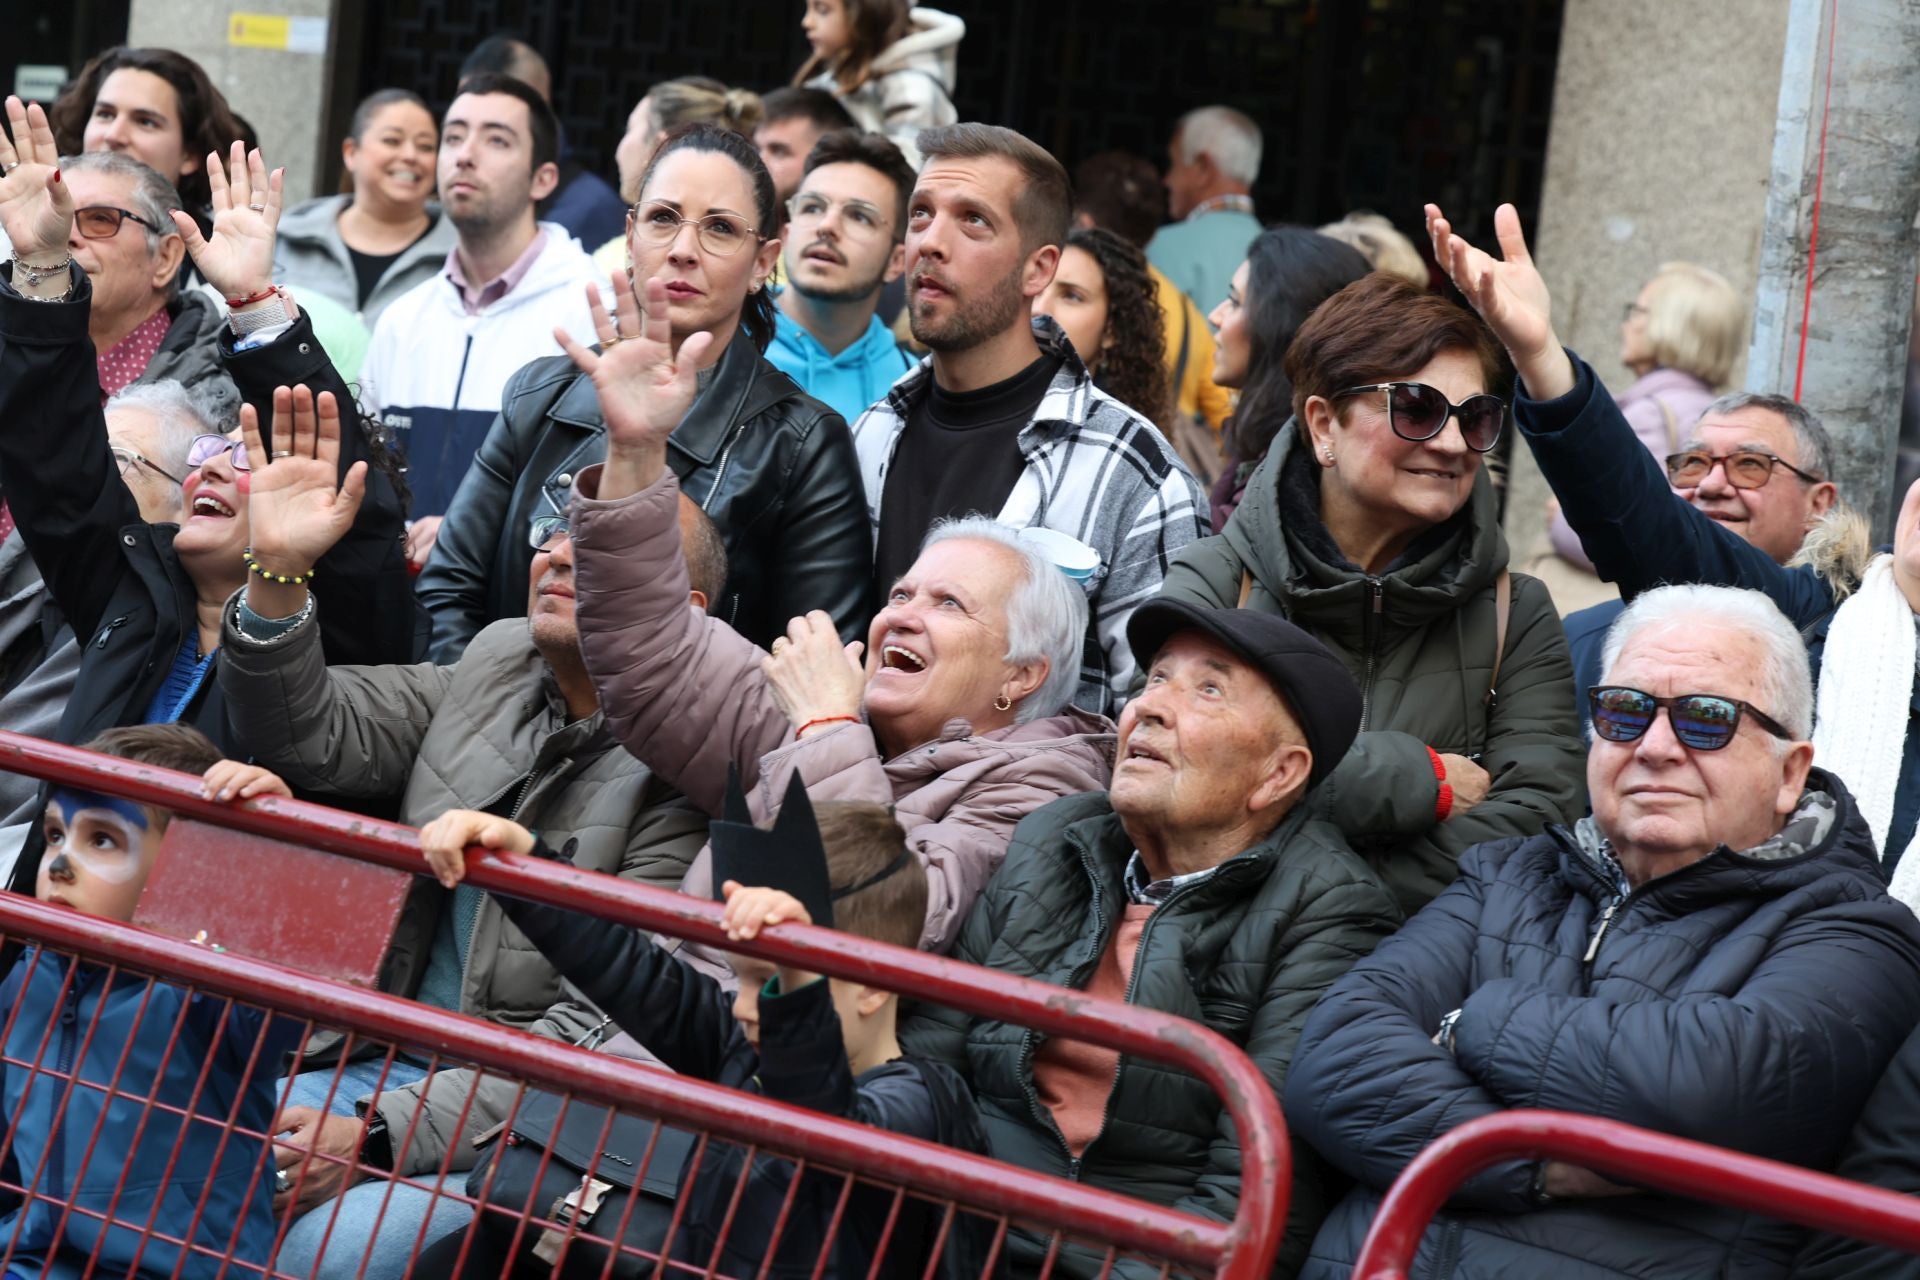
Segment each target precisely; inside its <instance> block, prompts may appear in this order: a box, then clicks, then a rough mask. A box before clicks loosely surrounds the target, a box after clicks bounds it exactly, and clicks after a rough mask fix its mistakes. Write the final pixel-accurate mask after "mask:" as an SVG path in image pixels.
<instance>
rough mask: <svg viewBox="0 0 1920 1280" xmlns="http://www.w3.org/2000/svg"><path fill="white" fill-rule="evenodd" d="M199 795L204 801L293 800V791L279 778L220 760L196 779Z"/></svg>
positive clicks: (247, 765)
mask: <svg viewBox="0 0 1920 1280" xmlns="http://www.w3.org/2000/svg"><path fill="white" fill-rule="evenodd" d="M200 795H201V797H202V798H203V799H207V800H251V799H253V798H254V797H255V796H285V797H286V798H287V799H289V800H291V799H293V789H292V788H290V787H289V786H287V784H286V783H285V782H283V781H281V779H280V775H279V774H277V773H274V772H272V771H270V770H267V769H262V768H261V767H260V766H259V765H257V764H242V763H240V761H238V760H222V761H220V762H219V763H218V764H216V765H214V766H213V768H211V769H209V770H207V771H206V773H205V774H204V775H202V776H201V779H200Z"/></svg>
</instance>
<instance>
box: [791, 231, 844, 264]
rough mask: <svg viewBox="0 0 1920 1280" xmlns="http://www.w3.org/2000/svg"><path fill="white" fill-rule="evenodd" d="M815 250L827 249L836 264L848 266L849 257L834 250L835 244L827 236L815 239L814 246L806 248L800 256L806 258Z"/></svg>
mask: <svg viewBox="0 0 1920 1280" xmlns="http://www.w3.org/2000/svg"><path fill="white" fill-rule="evenodd" d="M815 249H825V250H826V251H827V252H828V253H830V254H832V255H833V260H834V261H835V262H837V263H839V264H840V265H841V266H843V267H844V266H846V265H847V255H846V254H844V253H841V252H840V251H839V250H838V249H836V248H834V247H833V243H832V242H831V241H829V240H828V239H827V238H826V237H825V236H817V237H815V238H814V242H813V243H812V244H810V245H808V246H807V247H806V248H804V249H802V250H801V251H800V256H801V257H803V258H804V257H806V256H807V255H808V254H810V253H812V252H813V251H814V250H815Z"/></svg>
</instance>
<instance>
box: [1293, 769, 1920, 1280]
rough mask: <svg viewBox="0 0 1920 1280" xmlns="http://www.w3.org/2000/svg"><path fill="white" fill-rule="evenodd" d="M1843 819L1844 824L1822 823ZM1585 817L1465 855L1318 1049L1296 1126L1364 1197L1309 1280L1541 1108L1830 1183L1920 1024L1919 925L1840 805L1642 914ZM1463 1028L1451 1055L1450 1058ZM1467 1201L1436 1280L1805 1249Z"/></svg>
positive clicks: (1688, 1214) (1429, 1272) (1631, 1215)
mask: <svg viewBox="0 0 1920 1280" xmlns="http://www.w3.org/2000/svg"><path fill="white" fill-rule="evenodd" d="M1822 810H1824V812H1819V811H1822ZM1622 885H1623V882H1622V881H1621V880H1620V878H1619V872H1618V868H1617V864H1616V863H1615V862H1614V861H1613V859H1612V857H1611V854H1610V853H1609V852H1608V850H1607V848H1606V846H1605V844H1604V843H1603V842H1602V841H1601V840H1600V839H1599V838H1598V835H1597V832H1596V831H1595V829H1594V827H1593V826H1592V822H1591V819H1589V820H1587V821H1586V822H1583V823H1582V824H1581V827H1580V828H1578V829H1576V830H1575V831H1568V830H1565V829H1563V828H1553V829H1550V830H1549V831H1547V832H1546V833H1545V834H1543V835H1540V836H1536V837H1533V838H1531V839H1526V840H1507V841H1499V842H1495V843H1490V844H1485V845H1481V846H1479V847H1478V848H1476V849H1472V850H1469V851H1468V852H1467V853H1466V855H1465V856H1464V857H1463V858H1462V860H1461V871H1460V878H1459V880H1458V881H1456V882H1455V883H1454V885H1453V886H1452V887H1451V888H1449V889H1448V890H1447V891H1446V892H1444V893H1443V894H1441V895H1440V897H1438V898H1436V899H1435V900H1434V901H1433V903H1432V904H1431V905H1430V906H1428V907H1427V908H1426V909H1425V910H1424V911H1422V912H1420V914H1419V915H1417V916H1415V917H1414V918H1413V919H1412V920H1411V921H1409V922H1408V924H1407V925H1406V927H1405V928H1404V929H1402V930H1401V931H1400V933H1399V934H1398V935H1396V936H1395V937H1392V938H1389V939H1388V940H1387V941H1386V942H1384V943H1382V944H1381V945H1380V948H1379V949H1378V950H1377V951H1375V952H1374V953H1373V955H1372V956H1371V957H1369V958H1368V959H1365V960H1362V961H1360V963H1359V964H1357V965H1355V966H1354V967H1353V968H1352V969H1351V970H1349V971H1348V973H1347V974H1346V976H1345V977H1343V978H1342V979H1340V980H1339V981H1338V982H1336V983H1335V984H1334V986H1333V988H1332V989H1331V990H1330V991H1329V992H1328V993H1327V995H1326V997H1325V999H1324V1000H1322V1001H1321V1003H1320V1006H1319V1008H1318V1009H1316V1010H1315V1012H1314V1014H1313V1017H1312V1018H1311V1019H1309V1020H1308V1023H1307V1026H1306V1029H1305V1030H1304V1031H1303V1032H1302V1034H1301V1039H1300V1047H1299V1049H1298V1051H1297V1052H1296V1054H1295V1056H1294V1062H1293V1070H1292V1073H1291V1075H1290V1076H1289V1077H1288V1080H1287V1090H1286V1110H1287V1121H1288V1123H1289V1124H1290V1125H1291V1126H1293V1129H1294V1132H1296V1133H1297V1134H1300V1135H1302V1136H1304V1137H1305V1138H1306V1139H1307V1140H1308V1141H1309V1142H1311V1143H1312V1144H1313V1145H1314V1146H1315V1147H1316V1148H1318V1149H1319V1151H1320V1152H1321V1154H1322V1155H1324V1156H1326V1157H1327V1158H1328V1159H1329V1160H1331V1161H1332V1162H1333V1163H1334V1164H1335V1165H1337V1166H1339V1167H1340V1168H1341V1169H1343V1170H1345V1171H1346V1172H1347V1173H1348V1174H1350V1175H1352V1177H1353V1178H1355V1179H1356V1180H1357V1182H1358V1183H1359V1184H1360V1185H1359V1186H1358V1188H1356V1189H1355V1190H1354V1191H1353V1192H1352V1193H1350V1194H1349V1195H1348V1196H1347V1197H1346V1199H1345V1200H1344V1201H1343V1202H1342V1203H1341V1204H1340V1206H1339V1207H1338V1208H1336V1209H1335V1211H1334V1213H1333V1215H1332V1216H1331V1217H1330V1218H1329V1219H1328V1220H1327V1222H1326V1225H1325V1226H1324V1227H1323V1228H1322V1229H1321V1231H1320V1234H1319V1236H1318V1237H1317V1238H1316V1240H1315V1241H1314V1245H1313V1250H1312V1253H1311V1255H1310V1259H1309V1261H1308V1263H1307V1265H1306V1267H1305V1268H1304V1269H1303V1270H1302V1272H1301V1275H1302V1277H1304V1278H1312V1280H1332V1278H1333V1277H1340V1278H1341V1280H1345V1277H1347V1276H1349V1275H1351V1274H1352V1268H1353V1262H1354V1259H1355V1258H1356V1256H1357V1255H1358V1253H1359V1248H1360V1242H1361V1240H1362V1238H1363V1237H1364V1236H1365V1234H1366V1229H1367V1226H1368V1224H1369V1222H1371V1221H1372V1218H1373V1214H1374V1211H1375V1210H1376V1209H1377V1208H1378V1206H1379V1200H1380V1193H1381V1191H1382V1190H1383V1189H1384V1188H1385V1187H1386V1186H1387V1185H1388V1184H1390V1183H1391V1182H1392V1181H1393V1179H1394V1178H1395V1177H1396V1176H1397V1175H1398V1174H1399V1173H1400V1172H1401V1171H1402V1170H1403V1169H1405V1168H1406V1166H1407V1164H1408V1162H1409V1161H1411V1160H1412V1159H1413V1157H1414V1156H1415V1155H1416V1154H1418V1153H1419V1151H1420V1150H1421V1148H1423V1147H1425V1146H1426V1145H1427V1144H1428V1143H1430V1142H1432V1141H1433V1140H1434V1139H1435V1138H1438V1137H1439V1136H1440V1135H1441V1134H1443V1133H1446V1132H1447V1131H1448V1130H1450V1129H1453V1128H1455V1127H1457V1126H1459V1125H1461V1124H1464V1123H1465V1122H1467V1121H1469V1120H1472V1119H1474V1118H1475V1117H1477V1116H1482V1115H1487V1114H1489V1113H1491V1112H1495V1111H1500V1110H1504V1109H1507V1108H1512V1107H1545V1108H1548V1109H1551V1110H1558V1111H1575V1112H1581V1113H1584V1114H1588V1115H1597V1116H1603V1117H1606V1118H1609V1119H1614V1120H1622V1121H1626V1122H1628V1123H1631V1124H1637V1125H1642V1126H1644V1127H1646V1128H1649V1129H1658V1130H1661V1131H1663V1132H1666V1133H1672V1134H1677V1135H1679V1136H1681V1137H1685V1138H1692V1139H1695V1140H1698V1141H1701V1142H1709V1143H1714V1144H1717V1145H1720V1146H1726V1147H1733V1148H1737V1149H1739V1150H1743V1151H1749V1152H1752V1153H1754V1154H1756V1155H1762V1156H1768V1157H1771V1158H1773V1159H1777V1160H1787V1161H1791V1162H1793V1163H1796V1164H1801V1165H1807V1166H1812V1167H1816V1168H1831V1167H1832V1164H1833V1162H1834V1160H1835V1159H1836V1158H1837V1156H1838V1153H1839V1150H1840V1147H1841V1145H1842V1143H1844V1141H1845V1140H1846V1137H1847V1132H1848V1129H1849V1128H1850V1127H1851V1125H1852V1124H1853V1121H1854V1118H1855V1117H1856V1115H1858V1113H1859V1111H1860V1108H1861V1106H1862V1104H1863V1103H1864V1102H1865V1100H1866V1098H1867V1095H1868V1092H1869V1091H1870V1090H1871V1089H1872V1088H1873V1085H1874V1082H1875V1080H1877V1079H1878V1078H1879V1076H1880V1073H1881V1071H1882V1070H1883V1069H1885V1067H1886V1065H1887V1062H1888V1061H1889V1060H1890V1058H1891V1057H1892V1055H1893V1053H1894V1051H1895V1049H1896V1048H1898V1047H1899V1045H1900V1043H1901V1042H1902V1041H1903V1040H1904V1039H1905V1037H1906V1035H1907V1032H1908V1030H1909V1029H1910V1028H1912V1027H1913V1025H1914V1023H1915V1021H1916V1019H1920V922H1916V920H1915V919H1914V917H1913V914H1912V912H1910V911H1908V910H1907V909H1906V908H1905V907H1904V906H1901V905H1900V904H1899V903H1896V902H1894V901H1893V900H1892V899H1890V898H1888V897H1887V895H1886V892H1885V888H1886V881H1885V877H1884V875H1883V873H1882V871H1881V869H1880V865H1879V859H1878V858H1877V857H1876V856H1875V852H1874V848H1873V841H1872V837H1871V836H1870V835H1869V834H1868V832H1867V828H1866V824H1865V822H1864V821H1862V819H1861V818H1860V816H1859V813H1858V810H1857V809H1856V808H1855V806H1854V803H1853V799H1852V797H1851V796H1849V795H1848V794H1847V793H1846V790H1845V788H1844V787H1843V786H1842V785H1841V784H1840V783H1839V782H1838V781H1837V780H1836V779H1834V778H1833V777H1831V776H1830V775H1828V774H1825V773H1822V772H1821V771H1819V770H1817V769H1816V770H1815V771H1814V772H1813V774H1812V776H1811V777H1810V778H1809V780H1808V784H1807V791H1806V795H1805V797H1804V798H1803V800H1802V802H1801V807H1800V809H1799V811H1798V812H1797V813H1796V814H1795V815H1794V817H1793V818H1792V819H1790V820H1789V822H1788V823H1787V825H1786V827H1785V829H1784V830H1783V831H1782V833H1781V835H1780V836H1776V837H1775V838H1773V839H1771V840H1769V841H1767V842H1766V843H1764V844H1762V845H1759V846H1757V847H1755V848H1754V849H1750V850H1747V851H1745V852H1743V853H1735V852H1732V851H1730V850H1728V849H1725V848H1721V849H1720V850H1718V851H1716V852H1715V853H1713V854H1712V855H1710V856H1708V857H1706V858H1704V859H1702V860H1701V861H1699V862H1696V863H1694V864H1692V865H1691V866H1688V867H1685V868H1683V869H1682V870H1679V871H1676V872H1673V873H1671V874H1669V875H1665V876H1661V877H1658V878H1656V879H1654V880H1651V881H1649V882H1647V883H1646V884H1644V885H1642V886H1640V888H1638V889H1637V890H1634V891H1633V892H1631V893H1624V894H1623V893H1622ZM1455 1009H1458V1010H1460V1016H1459V1019H1458V1022H1457V1023H1456V1024H1455V1027H1454V1040H1453V1051H1452V1052H1451V1053H1449V1052H1447V1051H1446V1050H1444V1049H1441V1048H1439V1047H1437V1046H1436V1045H1434V1044H1433V1043H1432V1037H1433V1035H1434V1032H1435V1030H1436V1028H1438V1027H1439V1025H1440V1022H1441V1019H1442V1018H1444V1017H1445V1016H1446V1015H1447V1014H1448V1013H1449V1012H1450V1011H1452V1010H1455ZM1534 1173H1535V1166H1533V1165H1530V1164H1509V1165H1503V1166H1500V1167H1498V1168H1495V1169H1492V1170H1490V1171H1488V1172H1487V1173H1486V1174H1484V1175H1482V1176H1481V1177H1479V1178H1477V1179H1475V1180H1474V1181H1472V1182H1470V1183H1468V1184H1467V1186H1466V1187H1464V1188H1462V1190H1461V1191H1460V1193H1459V1194H1457V1195H1456V1196H1455V1197H1454V1199H1453V1200H1452V1201H1451V1202H1450V1203H1449V1205H1448V1208H1447V1210H1446V1211H1445V1212H1443V1213H1442V1215H1441V1216H1440V1217H1439V1218H1437V1219H1436V1220H1435V1222H1434V1225H1433V1226H1432V1227H1431V1228H1430V1229H1429V1230H1428V1232H1427V1236H1426V1239H1425V1240H1424V1241H1423V1242H1422V1244H1421V1248H1420V1253H1419V1256H1418V1260H1417V1262H1416V1265H1415V1268H1414V1271H1413V1275H1414V1276H1416V1277H1418V1278H1419V1280H1443V1278H1445V1280H1465V1278H1468V1277H1473V1278H1476V1280H1478V1278H1482V1277H1500V1278H1502V1280H1505V1278H1507V1277H1515V1278H1517V1277H1522V1276H1525V1277H1537V1276H1554V1277H1556V1280H1599V1278H1600V1277H1612V1276H1634V1277H1669V1276H1671V1277H1676V1278H1678V1277H1683V1276H1684V1277H1694V1276H1723V1277H1742V1278H1757V1277H1771V1276H1784V1275H1786V1274H1787V1270H1788V1260H1789V1258H1790V1257H1791V1255H1792V1252H1793V1249H1794V1247H1795V1245H1796V1244H1797V1242H1798V1238H1799V1233H1798V1232H1797V1231H1796V1230H1795V1229H1793V1228H1790V1227H1787V1226H1785V1225H1783V1224H1780V1223H1777V1222H1773V1221H1770V1220H1767V1219H1764V1218H1759V1217H1756V1216H1754V1215H1751V1214H1747V1213H1743V1212H1739V1211H1736V1210H1732V1209H1723V1208H1719V1207H1715V1206H1708V1205H1703V1204H1699V1203H1696V1202H1692V1201H1686V1200H1680V1199H1674V1198H1669V1197H1666V1196H1654V1195H1639V1196H1632V1197H1628V1198H1624V1199H1607V1200H1586V1201H1561V1202H1557V1203H1554V1204H1551V1205H1545V1206H1542V1205H1540V1204H1538V1203H1537V1202H1536V1201H1535V1200H1534V1199H1533V1196H1532V1187H1533V1179H1534Z"/></svg>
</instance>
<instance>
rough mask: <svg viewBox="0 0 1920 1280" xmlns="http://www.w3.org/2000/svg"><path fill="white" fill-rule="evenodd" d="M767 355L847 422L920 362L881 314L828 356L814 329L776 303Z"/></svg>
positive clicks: (857, 417) (851, 420)
mask: <svg viewBox="0 0 1920 1280" xmlns="http://www.w3.org/2000/svg"><path fill="white" fill-rule="evenodd" d="M767 360H768V362H769V363H771V364H772V365H773V367H774V368H776V369H778V370H780V372H782V373H784V374H786V375H787V376H788V377H789V378H792V379H793V380H794V381H795V382H797V383H799V384H800V389H801V390H802V391H804V392H806V393H807V394H808V395H810V396H812V397H813V398H814V399H815V400H819V401H821V402H823V403H825V404H826V406H827V407H828V408H830V409H832V410H833V411H834V412H835V413H837V414H839V415H840V416H841V417H842V418H845V419H846V420H847V425H848V426H852V425H853V424H854V423H855V422H858V421H859V420H860V415H861V414H863V413H865V412H866V411H867V410H868V408H870V407H871V406H872V405H873V404H874V402H875V401H877V400H879V399H880V398H881V397H883V396H885V395H886V394H887V388H889V387H891V386H892V385H893V384H894V383H896V382H898V381H899V380H900V378H901V377H902V376H903V375H904V374H905V373H906V372H907V370H909V369H911V368H913V367H914V365H916V364H918V363H919V362H918V361H917V360H915V359H914V358H913V357H912V356H911V355H909V354H908V353H907V351H906V350H905V349H904V348H902V347H901V345H900V344H899V343H898V342H896V341H895V340H894V337H893V334H892V332H891V331H889V330H888V328H887V326H885V325H883V324H881V323H880V317H879V316H875V317H873V318H872V319H871V320H869V321H868V322H867V331H866V332H865V333H863V334H861V335H860V340H859V341H858V342H856V343H854V344H853V345H852V346H850V347H848V348H847V349H846V350H845V351H842V352H841V353H840V354H839V355H837V356H835V355H828V354H827V349H826V348H825V347H823V346H821V345H820V343H819V342H818V341H817V340H816V339H815V338H814V336H813V335H812V334H810V333H808V332H807V331H806V330H805V329H802V328H801V327H800V326H799V325H798V324H796V323H795V322H794V321H793V320H792V319H791V318H790V317H789V316H788V315H787V313H786V312H784V311H781V310H780V309H779V308H777V307H776V308H775V309H774V326H773V342H772V343H771V344H770V345H769V346H768V347H767Z"/></svg>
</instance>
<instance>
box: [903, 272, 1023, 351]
mask: <svg viewBox="0 0 1920 1280" xmlns="http://www.w3.org/2000/svg"><path fill="white" fill-rule="evenodd" d="M951 296H952V297H953V300H954V304H955V305H954V307H953V310H952V311H951V312H950V313H949V314H947V315H946V316H945V317H944V318H938V319H936V318H935V317H934V316H933V315H932V314H931V311H930V309H929V308H927V307H924V306H923V305H922V304H921V302H920V301H919V299H917V298H915V297H913V296H912V294H911V292H909V294H908V300H907V319H908V322H909V324H910V325H911V326H912V329H913V338H914V341H915V342H918V343H919V344H920V345H921V346H923V347H925V348H927V349H928V350H929V351H966V350H968V349H970V348H972V347H977V346H979V345H980V344H981V343H983V342H985V341H987V340H988V339H990V338H994V337H998V336H999V335H1000V334H1003V333H1005V332H1006V331H1007V330H1009V329H1011V328H1013V327H1014V325H1016V324H1022V323H1025V322H1026V319H1027V317H1028V316H1030V315H1031V314H1032V312H1033V304H1032V303H1031V302H1029V301H1028V300H1027V297H1026V295H1025V294H1023V293H1021V292H1020V277H1019V276H1018V275H1011V276H1008V277H1007V278H1006V279H1004V280H1002V281H1001V282H1000V283H999V284H997V285H995V286H994V287H993V289H992V290H991V291H990V292H989V293H987V294H986V295H985V296H983V297H980V298H976V299H973V300H967V299H965V298H963V297H961V296H960V295H958V294H955V295H951Z"/></svg>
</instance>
